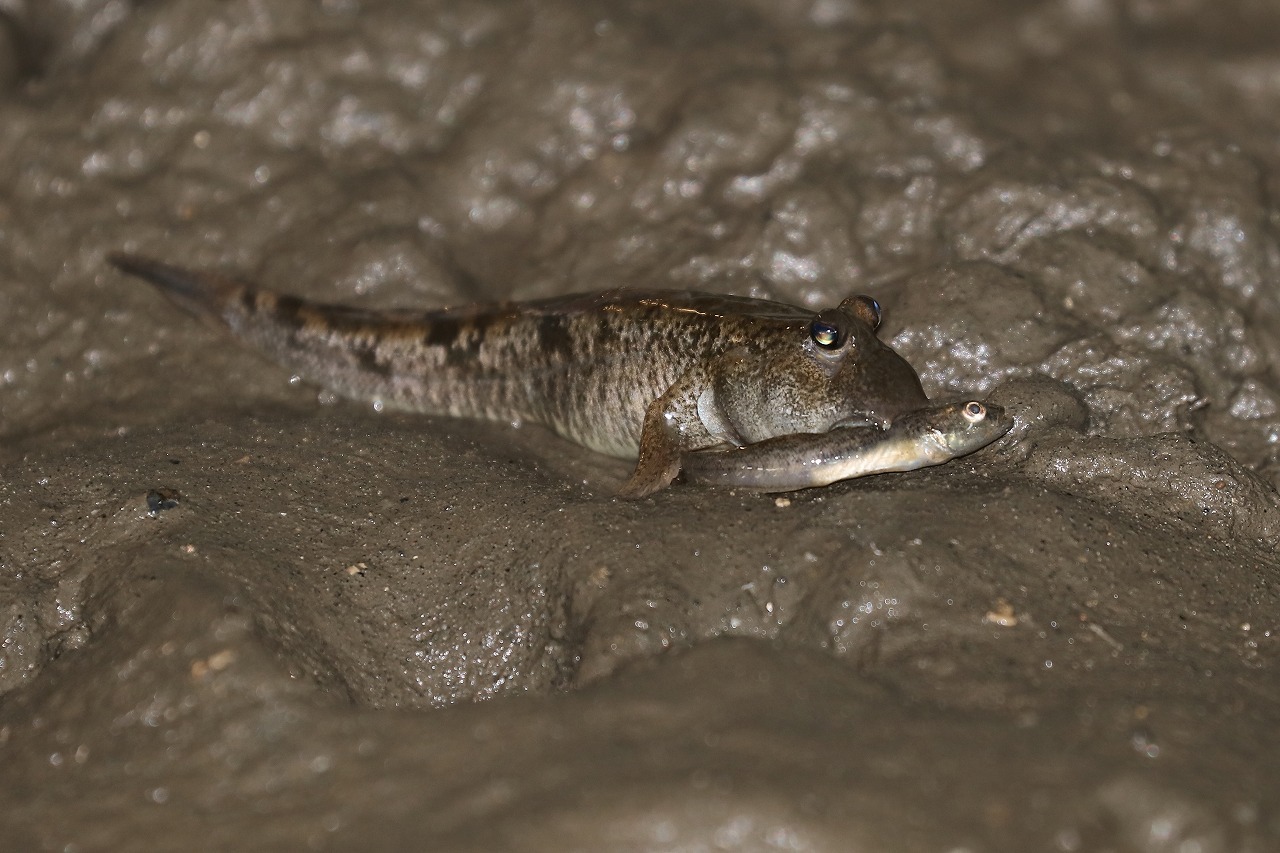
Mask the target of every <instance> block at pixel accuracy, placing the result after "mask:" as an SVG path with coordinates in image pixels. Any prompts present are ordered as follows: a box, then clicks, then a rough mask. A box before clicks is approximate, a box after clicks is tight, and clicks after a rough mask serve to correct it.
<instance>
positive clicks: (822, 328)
mask: <svg viewBox="0 0 1280 853" xmlns="http://www.w3.org/2000/svg"><path fill="white" fill-rule="evenodd" d="M809 337H811V338H813V342H814V343H815V344H817V345H818V346H820V347H822V348H823V349H839V348H840V347H841V346H842V345H843V344H844V333H843V332H842V331H841V330H840V327H839V326H837V325H836V324H834V323H828V322H827V321H826V320H823V319H821V318H819V319H817V320H814V321H813V322H812V323H811V324H810V325H809Z"/></svg>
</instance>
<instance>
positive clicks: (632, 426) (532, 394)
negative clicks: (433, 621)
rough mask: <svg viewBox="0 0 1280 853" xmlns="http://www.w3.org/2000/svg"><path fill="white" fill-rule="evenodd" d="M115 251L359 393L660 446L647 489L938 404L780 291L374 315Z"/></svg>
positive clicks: (291, 361)
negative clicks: (827, 333) (679, 475)
mask: <svg viewBox="0 0 1280 853" xmlns="http://www.w3.org/2000/svg"><path fill="white" fill-rule="evenodd" d="M111 261H112V263H113V264H115V265H116V266H117V267H119V268H120V269H121V270H123V271H125V272H128V273H131V274H134V275H137V276H140V277H142V278H144V279H146V280H147V281H150V282H151V283H153V284H155V285H156V286H158V287H159V288H160V289H161V290H162V291H163V292H164V293H165V294H166V295H168V296H169V297H170V298H171V299H173V300H174V301H175V302H177V303H178V304H179V305H181V306H182V307H184V308H186V309H187V310H189V311H191V312H193V313H195V314H197V315H203V316H208V317H212V318H216V319H217V320H218V321H219V322H220V323H222V324H224V325H225V326H227V327H229V328H230V329H231V331H232V332H233V333H234V334H235V335H236V336H237V337H240V338H243V339H244V340H246V341H248V342H249V343H251V344H253V345H254V346H256V347H258V348H259V349H261V350H263V351H264V352H265V353H267V354H268V355H270V356H271V357H272V358H274V359H275V360H277V361H279V362H281V363H282V364H284V365H286V366H288V367H289V368H290V369H292V370H295V371H297V372H298V373H299V375H301V376H303V377H304V378H306V379H308V380H311V381H314V382H316V383H318V384H320V385H322V386H324V387H327V388H330V389H332V390H333V391H335V392H337V393H339V394H342V395H344V396H348V397H353V398H358V399H369V400H380V401H382V403H383V404H385V405H387V406H392V407H396V408H401V409H409V410H413V411H420V412H426V413H432V414H444V415H450V416H455V417H470V418H484V419H489V420H521V421H531V422H536V423H540V424H544V425H546V426H548V427H550V428H551V429H553V430H555V431H556V432H558V433H560V434H561V435H563V436H565V437H567V438H570V439H572V440H574V441H576V442H578V443H580V444H582V445H584V446H586V447H589V448H591V449H593V450H597V451H600V452H603V453H607V454H610V455H613V456H619V457H624V458H636V456H637V452H638V451H639V453H640V458H641V466H640V467H638V469H637V474H640V473H641V468H643V467H644V466H645V459H646V455H648V456H649V457H651V458H652V459H655V460H657V462H656V463H655V464H658V463H660V464H658V467H659V468H660V469H661V470H658V469H656V468H653V467H652V466H650V468H651V469H650V470H649V472H648V474H646V475H645V476H644V477H643V478H641V479H643V483H642V484H640V485H637V487H636V488H633V489H632V490H631V493H632V495H633V496H634V495H637V494H644V493H648V492H650V491H655V490H656V489H657V488H661V487H662V486H663V485H665V484H666V482H669V481H670V479H671V478H673V477H674V476H675V473H676V472H677V471H678V468H679V462H678V460H679V453H680V452H681V451H682V450H692V449H697V448H701V447H712V446H719V445H737V444H743V443H748V442H752V441H758V440H761V439H763V438H769V437H772V436H776V435H783V434H788V433H792V432H820V431H823V430H825V429H828V428H830V427H831V426H832V425H834V424H835V423H838V422H843V421H848V420H850V419H852V420H855V421H857V420H866V421H869V422H879V423H884V422H887V420H888V419H890V418H892V417H894V416H895V415H897V414H898V413H900V412H902V411H907V410H910V409H912V408H916V407H919V406H920V405H923V404H924V402H926V401H925V397H924V393H923V391H922V390H921V388H920V383H919V379H918V377H917V376H916V374H915V371H913V370H912V369H911V367H910V366H909V365H908V364H907V363H906V362H905V361H903V360H902V359H901V358H900V357H899V356H898V355H897V354H896V353H894V352H893V351H892V350H891V349H889V348H888V347H886V346H885V345H884V344H882V343H881V342H880V341H879V340H878V339H877V338H876V337H875V334H874V328H872V327H871V326H870V325H868V324H867V323H866V322H863V321H860V320H858V319H856V318H852V317H845V316H844V315H839V316H834V315H833V317H834V319H833V320H832V322H836V323H838V324H841V334H842V335H844V343H845V344H847V349H846V351H845V352H843V353H839V354H833V353H829V352H826V351H823V349H822V347H820V346H817V345H816V344H815V343H814V341H813V340H812V338H811V326H812V324H813V323H814V322H815V320H814V318H815V315H814V314H813V313H812V312H809V311H805V310H803V309H799V308H795V307H793V306H789V305H785V304H781V303H775V302H767V301H764V300H753V299H743V298H738V297H725V296H717V295H710V294H701V295H700V294H689V293H680V292H636V291H628V290H618V291H611V292H607V293H603V294H599V295H583V296H571V297H564V298H558V299H549V300H542V301H537V302H528V303H498V304H489V305H477V306H468V307H463V308H447V309H442V310H436V311H369V310H361V309H357V308H350V307H345V306H339V305H324V304H318V303H311V302H306V301H303V300H300V299H297V298H294V297H290V296H283V295H278V294H275V293H271V292H268V291H263V290H258V289H256V288H254V287H251V286H248V285H245V284H242V283H239V282H236V281H234V280H231V279H228V278H226V277H223V276H219V275H215V274H211V273H204V272H193V271H188V270H184V269H181V268H178V267H173V266H170V265H167V264H162V263H159V262H156V261H150V260H146V259H143V258H137V257H134V256H128V255H113V256H112V257H111ZM872 304H874V303H872ZM823 316H826V315H825V314H824V315H823ZM845 327H847V328H845ZM851 353H852V354H853V357H850V354H851ZM659 401H662V402H661V404H660V405H659ZM649 432H652V433H654V434H655V437H654V438H652V439H650V438H649V437H647V436H644V434H645V433H649ZM646 446H648V447H649V448H650V450H651V452H649V453H648V454H647V453H646V451H645V449H644V448H645V447H646ZM654 454H656V456H655V455H654ZM673 459H674V460H675V461H674V463H673V461H672V460H673ZM673 464H674V469H673V468H672V466H673ZM659 481H662V482H661V483H659ZM633 485H635V483H634V482H633Z"/></svg>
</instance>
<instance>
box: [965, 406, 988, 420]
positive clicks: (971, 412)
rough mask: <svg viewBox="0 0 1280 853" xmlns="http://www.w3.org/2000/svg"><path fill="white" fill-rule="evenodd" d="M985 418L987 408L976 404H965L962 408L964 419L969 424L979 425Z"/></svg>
mask: <svg viewBox="0 0 1280 853" xmlns="http://www.w3.org/2000/svg"><path fill="white" fill-rule="evenodd" d="M986 416H987V407H986V406H984V405H982V404H981V403H978V402H976V401H975V402H971V403H966V404H965V406H964V419H965V420H966V421H968V422H969V423H971V424H976V423H979V422H980V421H981V420H982V419H983V418H985V417H986Z"/></svg>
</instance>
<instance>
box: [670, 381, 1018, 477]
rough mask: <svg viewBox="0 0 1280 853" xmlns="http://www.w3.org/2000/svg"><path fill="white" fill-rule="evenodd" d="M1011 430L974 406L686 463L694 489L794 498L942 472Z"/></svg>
mask: <svg viewBox="0 0 1280 853" xmlns="http://www.w3.org/2000/svg"><path fill="white" fill-rule="evenodd" d="M1012 426H1013V416H1012V415H1009V414H1006V413H1005V411H1004V409H1002V408H1001V407H1000V406H996V405H993V404H991V403H983V402H980V401H977V400H968V401H965V402H959V403H947V404H944V405H938V406H927V407H924V408H920V409H916V410H914V411H911V412H908V413H906V414H904V415H900V416H898V417H897V418H895V419H894V420H893V422H892V423H890V424H889V426H888V427H886V428H883V429H882V428H879V427H876V426H867V425H857V426H853V425H848V426H837V427H834V428H833V429H831V430H829V431H828V432H824V433H817V434H803V433H802V434H795V435H784V436H779V437H777V438H770V439H766V440H764V441H759V442H756V443H755V444H749V445H746V446H745V447H736V448H732V449H729V450H700V451H694V452H692V453H686V454H684V456H683V457H682V458H681V463H682V468H683V470H684V476H685V480H686V481H688V482H692V483H698V484H702V485H711V486H737V487H745V488H751V489H760V490H762V491H769V492H789V491H794V490H796V489H808V488H813V487H816V486H826V485H829V484H831V483H835V482H837V481H839V480H849V479H852V478H854V477H865V476H867V475H869V474H884V473H888V472H890V471H914V470H915V469H917V468H926V467H928V466H930V465H941V464H942V463H944V462H950V461H951V460H952V459H955V458H957V457H960V456H965V455H967V454H969V453H973V452H974V451H976V450H981V449H982V448H983V447H986V446H987V445H988V444H991V443H992V442H993V441H995V440H996V439H998V438H1000V437H1001V436H1003V435H1004V434H1005V433H1007V432H1008V431H1009V429H1010V427H1012Z"/></svg>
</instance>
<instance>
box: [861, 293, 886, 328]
mask: <svg viewBox="0 0 1280 853" xmlns="http://www.w3.org/2000/svg"><path fill="white" fill-rule="evenodd" d="M858 307H859V309H860V310H859V311H858V317H859V318H860V319H861V320H862V321H863V322H864V323H866V324H867V325H868V326H870V327H871V330H872V331H875V330H876V329H878V328H880V320H881V318H882V316H883V312H882V311H881V310H880V303H879V302H877V301H876V300H874V299H872V298H871V297H870V296H859V297H858Z"/></svg>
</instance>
